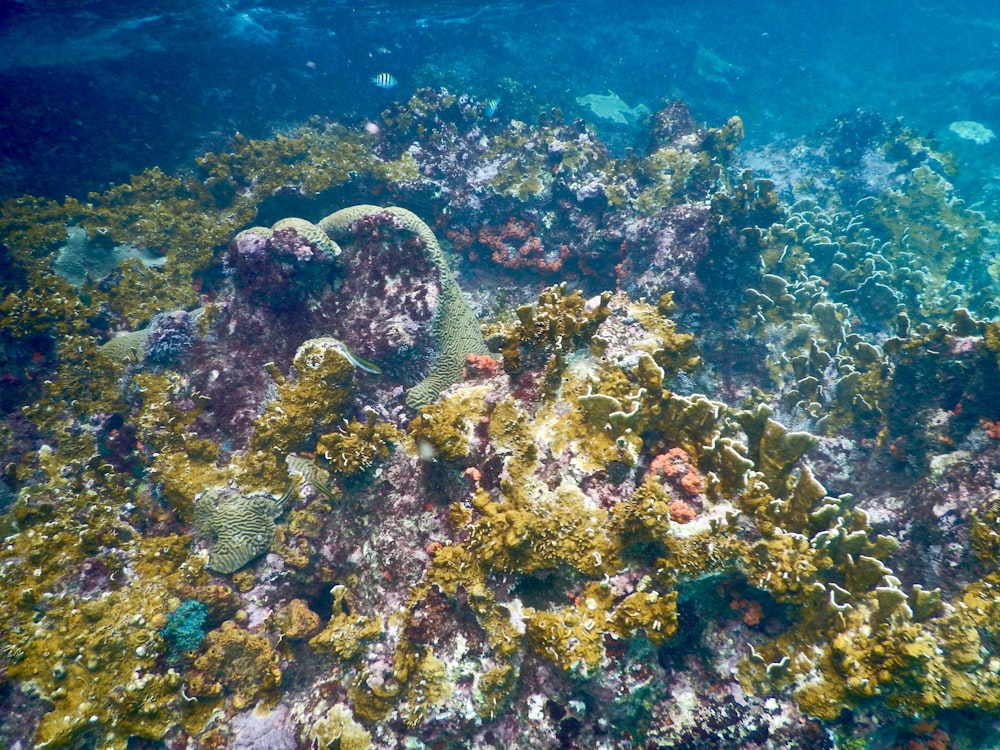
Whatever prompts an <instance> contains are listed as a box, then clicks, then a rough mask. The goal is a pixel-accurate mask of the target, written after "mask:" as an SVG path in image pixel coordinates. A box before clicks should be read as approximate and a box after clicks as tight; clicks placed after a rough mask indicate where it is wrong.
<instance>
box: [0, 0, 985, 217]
mask: <svg viewBox="0 0 1000 750" xmlns="http://www.w3.org/2000/svg"><path fill="white" fill-rule="evenodd" d="M5 8H6V10H5V11H4V15H3V17H2V20H0V92H3V93H0V195H3V196H9V195H16V194H20V193H22V192H32V193H36V194H43V195H49V196H52V197H61V196H63V195H66V194H71V195H80V194H82V193H84V192H85V191H86V190H90V189H98V188H100V187H102V186H103V185H105V184H106V183H107V182H109V181H123V180H127V179H128V176H129V175H130V174H132V173H135V172H137V171H140V170H141V169H143V168H145V167H149V166H152V165H160V166H161V167H163V168H164V169H166V170H172V169H175V168H178V167H179V166H182V165H185V164H188V163H190V160H191V158H192V157H193V156H194V155H195V154H197V153H199V152H201V151H204V150H205V149H206V148H209V147H216V146H218V145H220V144H221V143H223V142H224V141H225V139H226V138H228V137H229V136H231V135H232V133H233V132H234V131H240V132H242V133H244V134H246V135H249V136H254V137H263V136H267V135H270V134H271V133H272V132H273V131H274V130H275V129H280V128H281V127H285V126H289V125H292V124H295V123H298V122H301V121H303V120H305V119H306V118H308V117H310V116H312V115H319V116H322V117H326V118H330V119H333V120H339V121H344V122H348V123H352V122H361V121H364V120H368V119H375V118H377V116H378V114H379V112H380V111H381V110H382V109H383V108H384V107H385V106H386V105H387V104H388V103H389V102H391V101H392V100H393V99H406V98H408V97H409V96H410V95H412V93H413V92H414V91H415V90H417V89H418V88H419V87H423V86H431V87H442V86H443V87H446V88H448V90H449V91H451V92H453V93H468V94H470V95H473V96H476V97H480V98H498V99H499V100H500V110H499V115H498V116H500V117H503V118H508V119H509V118H514V117H516V118H521V119H533V118H534V117H535V116H537V114H538V112H539V111H545V110H549V109H551V108H552V107H557V108H559V109H560V110H561V111H562V112H563V113H564V115H566V116H567V117H577V116H582V117H588V119H591V120H595V118H594V117H593V115H592V113H591V112H589V111H588V110H586V109H584V108H582V107H580V106H579V105H578V104H577V102H576V100H577V98H579V97H582V96H585V95H588V94H599V95H605V94H607V93H608V92H609V91H611V92H614V93H615V94H617V95H618V96H620V97H621V98H622V99H623V100H624V101H626V102H627V103H628V104H629V105H631V106H637V105H639V104H643V105H645V106H647V107H649V108H650V109H652V110H655V109H656V108H657V106H658V105H659V104H661V103H662V102H663V101H665V100H670V99H676V98H680V99H683V100H685V101H686V102H688V104H689V105H690V106H691V108H692V110H693V112H694V114H695V116H696V117H697V118H699V119H701V120H703V121H705V122H706V123H707V124H709V125H718V124H720V123H721V122H723V121H725V119H726V118H728V117H729V116H731V115H733V114H739V115H740V116H741V117H742V118H743V119H744V122H745V124H746V131H747V144H748V145H749V146H754V145H760V144H765V143H768V142H771V141H774V140H776V139H780V138H794V137H798V136H802V135H805V134H808V133H811V132H814V131H816V130H817V129H820V128H822V127H824V126H826V125H828V124H829V123H830V122H831V121H832V118H834V117H836V116H837V115H839V114H841V113H844V112H848V111H851V110H854V109H856V108H868V109H872V110H875V111H876V112H878V113H879V114H880V115H881V116H882V117H883V118H885V119H886V120H893V119H895V118H903V121H904V122H905V123H906V124H907V125H909V126H911V127H913V128H914V129H916V130H917V131H918V132H920V133H921V134H924V135H927V134H935V135H938V136H940V137H941V140H942V144H943V146H944V147H945V148H949V149H953V150H955V152H956V154H957V156H958V158H959V160H960V162H961V163H962V166H963V172H962V176H961V178H960V183H961V184H963V185H965V186H966V187H967V189H968V191H969V192H970V194H971V195H973V196H975V197H976V198H977V199H983V200H987V201H989V202H992V201H993V197H992V194H991V193H990V190H989V186H990V183H991V181H992V180H993V176H994V173H995V171H996V169H997V167H996V165H997V164H998V162H1000V146H998V144H997V141H996V140H994V141H992V142H991V143H989V144H985V145H980V144H973V143H970V142H964V141H962V140H961V139H958V138H956V137H954V136H953V135H952V134H951V133H950V131H949V130H948V126H949V124H950V123H952V122H954V121H965V120H972V121H977V122H981V123H983V124H984V125H985V126H986V127H988V128H991V129H993V130H994V131H996V132H1000V7H997V6H996V5H995V4H991V3H985V2H980V3H947V2H943V0H934V1H933V2H904V1H902V0H889V1H886V2H856V1H852V2H837V3H825V2H824V3H821V2H796V3H787V2H776V1H771V2H723V1H722V0H707V1H701V2H691V1H688V2H630V3H623V2H607V1H604V0H602V1H600V2H596V1H584V2H572V3H571V2H547V1H544V0H543V1H542V2H513V1H508V2H493V3H469V2H294V3H293V2H286V3H276V2H271V3H249V2H232V1H226V2H201V3H191V2H179V1H178V0H175V1H174V2H172V3H169V2H168V3H158V4H156V5H155V6H147V5H142V6H140V5H139V4H134V3H132V4H121V3H107V2H81V3H73V4H66V3H64V2H56V1H55V0H40V1H38V2H30V1H29V0H24V1H23V2H20V3H9V4H5ZM382 72H387V73H391V74H392V75H393V76H394V77H395V78H396V80H398V82H399V83H398V85H397V86H395V87H394V88H391V89H388V90H383V89H379V88H378V87H376V86H374V85H373V84H372V82H371V78H372V77H373V76H375V75H377V74H379V73H382ZM596 126H597V127H598V129H599V130H601V131H603V132H601V135H602V137H604V138H605V139H606V140H607V141H608V142H609V143H610V144H611V145H612V146H613V147H615V148H619V149H620V148H623V147H626V146H629V145H632V146H635V147H637V148H642V147H643V145H644V141H643V138H644V133H643V131H642V127H641V123H639V122H636V123H634V124H632V125H631V127H622V126H615V125H614V124H613V123H607V122H601V121H599V120H598V121H596Z"/></svg>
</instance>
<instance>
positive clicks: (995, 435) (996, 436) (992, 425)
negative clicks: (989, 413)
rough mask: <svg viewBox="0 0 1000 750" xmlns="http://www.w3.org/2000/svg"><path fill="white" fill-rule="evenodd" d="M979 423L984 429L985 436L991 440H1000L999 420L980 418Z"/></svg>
mask: <svg viewBox="0 0 1000 750" xmlns="http://www.w3.org/2000/svg"><path fill="white" fill-rule="evenodd" d="M979 424H980V425H981V426H982V428H983V429H984V430H986V436H987V437H988V438H990V439H991V440H1000V420H997V421H996V422H994V421H992V420H989V419H980V420H979Z"/></svg>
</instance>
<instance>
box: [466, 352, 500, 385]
mask: <svg viewBox="0 0 1000 750" xmlns="http://www.w3.org/2000/svg"><path fill="white" fill-rule="evenodd" d="M498 372H500V360H498V359H496V358H495V357H493V356H492V355H489V354H470V355H468V356H467V357H466V358H465V368H464V369H463V370H462V378H463V379H465V380H471V379H472V378H491V377H493V376H494V375H496V374H497V373H498Z"/></svg>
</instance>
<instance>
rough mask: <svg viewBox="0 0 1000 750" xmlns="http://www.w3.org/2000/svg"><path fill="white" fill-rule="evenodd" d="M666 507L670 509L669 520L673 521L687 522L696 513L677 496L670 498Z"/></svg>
mask: <svg viewBox="0 0 1000 750" xmlns="http://www.w3.org/2000/svg"><path fill="white" fill-rule="evenodd" d="M667 508H668V509H669V510H670V520H671V521H674V522H675V523H688V522H689V521H693V520H694V518H695V516H697V515H698V511H696V510H695V509H694V508H692V507H691V506H690V505H688V504H687V503H686V502H684V501H683V500H681V499H679V498H678V499H677V500H671V501H670V503H669V504H668V505H667Z"/></svg>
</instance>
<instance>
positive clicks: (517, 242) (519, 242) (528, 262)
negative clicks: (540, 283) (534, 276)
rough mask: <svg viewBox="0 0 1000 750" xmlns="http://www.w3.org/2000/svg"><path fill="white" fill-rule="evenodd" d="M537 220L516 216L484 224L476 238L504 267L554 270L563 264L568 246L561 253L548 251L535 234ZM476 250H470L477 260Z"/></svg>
mask: <svg viewBox="0 0 1000 750" xmlns="http://www.w3.org/2000/svg"><path fill="white" fill-rule="evenodd" d="M534 231H535V224H534V222H531V221H522V220H521V219H515V218H514V217H513V216H512V217H510V218H508V219H507V223H506V224H504V225H503V226H502V227H497V226H490V225H487V226H484V227H483V228H482V229H480V230H479V234H478V236H477V240H478V242H479V244H480V245H481V246H482V247H485V248H486V249H488V250H489V251H490V253H491V257H492V258H493V262H494V263H496V264H497V265H499V266H503V267H504V268H534V269H535V270H537V271H541V272H543V273H554V272H556V271H558V270H560V269H561V268H562V265H563V261H564V260H566V257H567V256H568V255H569V252H570V251H569V248H568V247H567V246H565V245H562V246H561V247H560V248H559V254H558V256H555V257H551V256H552V254H551V253H546V250H545V246H544V245H542V241H541V240H540V239H539V238H538V237H536V236H535V235H534V234H533V232H534ZM477 257H478V256H477V254H476V253H475V252H474V251H472V250H470V251H469V259H470V260H473V261H474V260H476V259H477Z"/></svg>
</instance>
